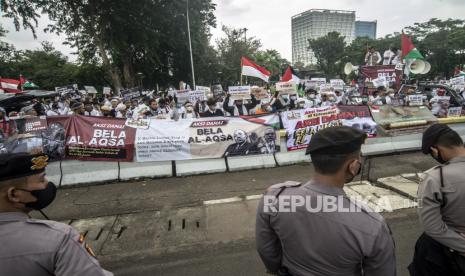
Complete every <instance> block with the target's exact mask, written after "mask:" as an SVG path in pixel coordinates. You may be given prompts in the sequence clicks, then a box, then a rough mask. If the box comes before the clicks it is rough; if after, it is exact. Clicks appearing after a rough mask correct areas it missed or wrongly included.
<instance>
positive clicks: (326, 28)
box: [291, 9, 355, 65]
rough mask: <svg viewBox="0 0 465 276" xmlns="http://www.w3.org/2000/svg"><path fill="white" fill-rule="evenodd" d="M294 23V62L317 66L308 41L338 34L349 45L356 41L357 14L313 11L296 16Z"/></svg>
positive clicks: (351, 12) (352, 12) (336, 11)
mask: <svg viewBox="0 0 465 276" xmlns="http://www.w3.org/2000/svg"><path fill="white" fill-rule="evenodd" d="M291 21H292V62H293V63H296V62H302V63H304V65H307V64H315V63H316V59H315V56H314V54H313V52H312V51H310V50H307V48H308V40H309V39H314V38H318V37H321V36H325V35H326V34H328V33H329V32H338V33H340V34H341V35H342V36H345V40H346V42H347V43H351V42H352V40H354V39H355V12H354V11H339V10H317V9H312V10H309V11H306V12H303V13H301V14H297V15H294V16H293V17H292V19H291Z"/></svg>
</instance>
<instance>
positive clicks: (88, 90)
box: [84, 86, 98, 94]
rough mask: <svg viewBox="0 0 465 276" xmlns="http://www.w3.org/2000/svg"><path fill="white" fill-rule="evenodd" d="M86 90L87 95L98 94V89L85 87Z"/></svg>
mask: <svg viewBox="0 0 465 276" xmlns="http://www.w3.org/2000/svg"><path fill="white" fill-rule="evenodd" d="M84 89H85V90H86V92H87V94H97V93H98V92H97V89H95V87H93V86H84Z"/></svg>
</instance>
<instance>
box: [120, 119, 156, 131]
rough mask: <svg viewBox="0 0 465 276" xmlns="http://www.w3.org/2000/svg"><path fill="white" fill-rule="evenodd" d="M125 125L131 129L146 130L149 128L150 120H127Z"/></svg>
mask: <svg viewBox="0 0 465 276" xmlns="http://www.w3.org/2000/svg"><path fill="white" fill-rule="evenodd" d="M125 125H126V126H127V127H132V128H140V129H148V128H149V126H150V119H142V118H137V119H132V118H129V119H127V120H126V123H125Z"/></svg>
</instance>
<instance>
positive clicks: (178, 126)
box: [135, 114, 280, 162]
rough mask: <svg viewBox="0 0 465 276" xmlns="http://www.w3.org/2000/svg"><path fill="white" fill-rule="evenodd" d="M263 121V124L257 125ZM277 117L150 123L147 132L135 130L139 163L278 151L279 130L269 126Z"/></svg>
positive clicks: (155, 121) (274, 115)
mask: <svg viewBox="0 0 465 276" xmlns="http://www.w3.org/2000/svg"><path fill="white" fill-rule="evenodd" d="M259 122H262V123H259ZM276 122H279V117H278V115H276V114H273V115H268V116H263V117H254V118H253V122H249V121H248V120H246V119H241V118H225V117H216V118H203V119H185V120H179V121H163V120H151V121H150V127H149V128H148V129H140V128H139V129H137V133H136V141H135V148H136V160H137V161H138V162H149V161H167V160H188V159H200V158H220V157H224V156H244V155H252V154H272V153H274V152H276V151H279V150H280V148H279V131H277V130H275V129H274V128H273V127H272V126H269V125H268V123H270V124H273V125H274V124H276Z"/></svg>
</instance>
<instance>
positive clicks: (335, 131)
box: [305, 126, 367, 154]
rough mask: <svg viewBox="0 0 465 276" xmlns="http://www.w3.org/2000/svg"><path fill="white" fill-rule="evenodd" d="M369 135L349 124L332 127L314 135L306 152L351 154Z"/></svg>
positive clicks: (358, 148) (359, 147) (357, 149)
mask: <svg viewBox="0 0 465 276" xmlns="http://www.w3.org/2000/svg"><path fill="white" fill-rule="evenodd" d="M366 138H367V135H366V133H365V132H363V131H361V130H359V129H356V128H353V127H348V126H339V127H330V128H326V129H323V130H321V131H318V132H317V133H316V134H315V135H313V137H312V139H311V141H310V144H309V146H308V148H307V151H306V153H305V154H350V153H354V152H357V151H359V150H360V149H361V147H362V144H363V143H364V142H365V139H366Z"/></svg>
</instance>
